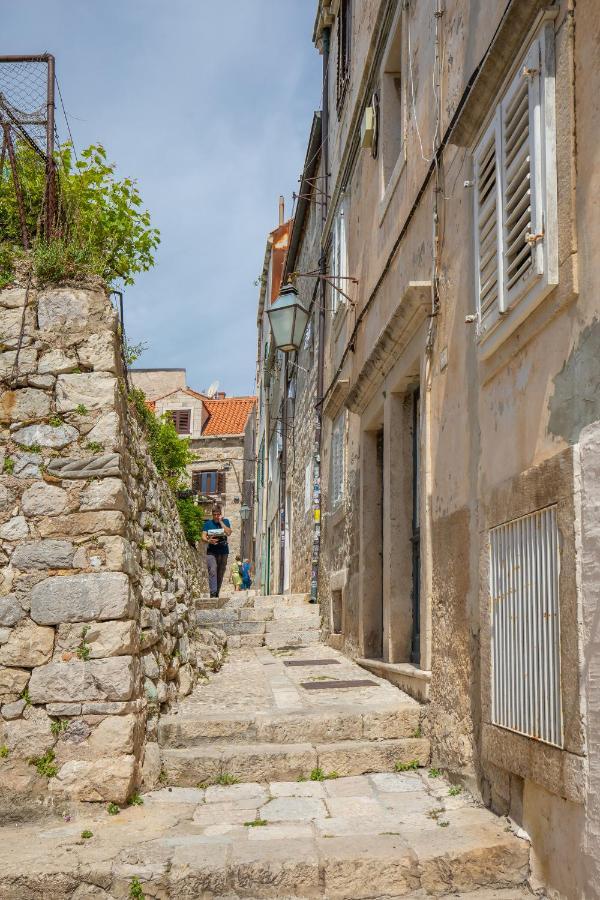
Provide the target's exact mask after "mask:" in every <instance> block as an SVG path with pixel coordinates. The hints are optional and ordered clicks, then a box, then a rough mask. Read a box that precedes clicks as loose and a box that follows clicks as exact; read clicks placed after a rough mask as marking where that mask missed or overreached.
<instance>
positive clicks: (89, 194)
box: [0, 141, 160, 285]
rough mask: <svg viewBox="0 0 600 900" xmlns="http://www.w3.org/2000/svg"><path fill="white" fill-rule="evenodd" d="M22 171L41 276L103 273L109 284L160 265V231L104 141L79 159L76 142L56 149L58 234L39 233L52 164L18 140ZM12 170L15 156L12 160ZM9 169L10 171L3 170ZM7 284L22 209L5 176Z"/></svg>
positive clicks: (0, 276) (3, 268) (3, 277)
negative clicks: (118, 170) (109, 155)
mask: <svg viewBox="0 0 600 900" xmlns="http://www.w3.org/2000/svg"><path fill="white" fill-rule="evenodd" d="M15 152H16V155H17V159H18V166H19V177H20V181H21V187H22V193H23V199H24V204H25V219H26V224H27V231H28V234H29V236H30V238H31V240H32V259H33V269H34V273H35V275H36V276H37V277H38V278H39V279H40V281H41V282H43V283H47V282H53V283H57V282H60V281H63V280H65V279H73V278H75V279H77V278H80V277H82V276H86V275H100V276H101V277H102V278H103V279H104V280H105V281H106V282H107V283H108V284H113V283H114V282H115V281H117V280H118V279H122V281H123V282H124V283H125V284H126V285H128V284H133V282H134V279H135V276H136V275H137V274H138V273H139V272H145V271H147V270H148V269H150V268H151V267H152V265H153V264H154V251H155V250H156V248H157V246H158V244H159V243H160V236H159V232H158V231H157V230H156V229H155V228H153V227H152V226H151V224H150V215H149V213H148V212H147V211H146V210H144V209H143V208H142V200H141V197H140V194H139V191H138V189H137V187H136V184H135V182H134V181H132V179H131V178H123V179H118V178H117V177H116V174H115V168H116V167H115V164H114V163H109V162H107V157H106V151H105V149H104V147H102V146H101V145H100V144H98V145H92V146H90V147H88V148H87V149H86V150H84V151H83V152H82V153H81V154H80V158H79V160H75V156H74V153H73V148H72V146H71V144H70V143H65V144H62V145H61V146H60V147H59V148H58V149H57V151H56V164H57V168H58V171H59V173H60V211H61V212H60V221H59V222H58V227H57V231H58V236H57V237H54V238H52V240H50V241H46V240H44V239H41V238H40V237H39V232H38V226H39V223H40V222H41V221H43V203H44V180H45V173H44V167H43V166H41V165H40V161H39V158H38V157H37V155H36V153H35V152H34V151H33V149H32V148H31V147H30V146H29V144H27V143H26V142H25V141H17V143H16V144H15ZM4 166H5V168H6V167H7V166H8V161H7V160H6V159H5V161H4ZM0 174H2V175H4V172H2V173H0ZM0 222H2V238H3V240H2V244H1V245H0V285H1V284H2V282H4V283H5V284H7V283H9V282H10V280H11V278H12V270H13V267H14V260H15V256H16V254H18V252H19V251H18V250H15V248H18V247H19V246H20V244H21V225H20V221H19V209H18V205H17V199H16V196H15V192H14V188H13V184H12V181H11V179H10V178H7V177H2V178H0Z"/></svg>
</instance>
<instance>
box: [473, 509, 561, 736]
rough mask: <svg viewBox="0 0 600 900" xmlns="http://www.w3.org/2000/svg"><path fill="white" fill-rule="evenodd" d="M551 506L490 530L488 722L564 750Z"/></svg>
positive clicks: (557, 567)
mask: <svg viewBox="0 0 600 900" xmlns="http://www.w3.org/2000/svg"><path fill="white" fill-rule="evenodd" d="M559 573H560V554H559V543H558V526H557V521H556V506H549V507H547V508H546V509H542V510H539V511H538V512H535V513H532V514H531V515H527V516H523V517H521V518H519V519H514V520H513V521H511V522H507V523H506V524H504V525H500V526H498V527H497V528H493V529H492V530H491V531H490V582H491V584H490V589H491V603H492V611H491V615H492V623H491V624H492V721H493V723H494V724H495V725H500V726H502V727H503V728H508V729H510V730H511V731H517V732H520V733H521V734H525V735H527V736H529V737H532V738H536V739H538V740H540V741H544V742H546V743H548V744H554V745H556V746H558V747H561V746H562V745H563V729H562V705H561V674H560V611H559Z"/></svg>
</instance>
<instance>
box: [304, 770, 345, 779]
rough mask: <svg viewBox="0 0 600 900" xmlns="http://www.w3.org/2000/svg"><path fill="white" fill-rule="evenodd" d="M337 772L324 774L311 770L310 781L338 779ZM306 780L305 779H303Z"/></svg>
mask: <svg viewBox="0 0 600 900" xmlns="http://www.w3.org/2000/svg"><path fill="white" fill-rule="evenodd" d="M339 777H340V776H339V775H338V773H337V772H325V771H324V770H323V769H319V768H317V769H313V770H312V772H311V773H310V780H311V781H327V780H328V779H330V778H339ZM303 780H306V779H303Z"/></svg>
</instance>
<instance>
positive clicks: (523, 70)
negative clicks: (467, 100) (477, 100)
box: [472, 21, 558, 358]
mask: <svg viewBox="0 0 600 900" xmlns="http://www.w3.org/2000/svg"><path fill="white" fill-rule="evenodd" d="M554 42H555V38H554V26H553V24H552V22H551V21H545V22H543V23H542V25H541V27H539V28H538V30H537V32H536V33H534V34H533V36H532V37H530V38H529V39H528V41H527V43H526V45H525V50H524V52H523V53H522V54H521V55H520V58H519V61H518V63H517V64H516V65H515V66H514V67H513V69H512V70H511V72H510V75H509V76H508V78H507V79H506V81H505V83H504V85H503V87H502V90H501V91H499V92H498V95H497V99H496V101H495V103H494V107H493V110H491V113H490V117H489V118H488V120H487V122H486V124H485V126H484V128H483V129H482V132H481V133H480V135H479V136H478V138H477V140H476V142H475V145H474V147H473V151H472V152H473V217H474V218H473V245H474V275H475V300H476V322H477V341H478V344H479V353H480V356H481V357H482V358H487V357H488V356H490V355H491V354H492V353H493V352H494V351H495V350H496V349H497V348H498V347H499V346H500V345H501V344H502V343H503V342H504V341H505V340H506V339H507V338H508V337H509V336H510V335H511V334H512V333H513V332H514V331H515V329H516V328H517V327H518V326H519V325H520V324H521V323H522V322H523V321H524V320H525V319H526V318H527V317H528V316H529V315H530V313H531V312H533V310H534V309H535V308H536V307H537V306H538V305H539V304H540V303H541V302H542V300H543V299H544V298H545V297H546V296H547V295H548V294H549V293H550V292H551V291H552V290H553V289H554V287H555V286H556V285H557V284H558V214H557V202H558V190H557V171H556V108H555V70H556V66H555V56H554ZM525 78H526V79H527V83H528V89H527V97H528V100H527V110H528V120H527V121H528V132H527V140H528V143H529V156H528V161H529V169H530V176H529V184H530V186H531V193H530V210H531V216H530V219H531V221H530V230H529V234H531V236H532V240H531V242H529V241H528V243H531V265H530V266H529V267H528V268H527V269H526V270H525V272H524V273H522V274H521V276H520V277H519V279H517V281H516V282H515V284H514V285H512V286H511V287H508V272H507V253H508V250H507V237H508V236H509V235H508V232H507V228H506V223H507V219H509V217H510V211H509V212H508V213H507V196H508V195H507V168H506V159H507V147H506V141H505V138H506V119H505V116H506V113H507V110H508V109H509V108H510V102H511V100H512V99H513V98H514V97H515V96H516V95H517V92H518V91H519V89H522V85H523V80H522V79H525ZM492 136H493V140H494V146H495V162H494V165H495V172H496V186H495V193H496V206H495V214H496V229H497V236H496V238H497V249H496V257H495V263H496V277H497V299H496V300H495V301H494V304H493V308H492V309H491V310H488V309H484V310H482V302H481V301H482V290H481V288H482V285H481V246H480V244H481V234H480V224H479V223H480V209H481V206H480V191H479V187H480V185H479V181H478V179H479V171H480V169H479V167H480V165H481V161H482V157H483V150H484V148H485V146H486V145H487V144H488V143H489V142H490V139H491V137H492ZM511 162H512V160H511ZM514 240H515V238H514V236H513V241H514ZM484 268H485V267H484Z"/></svg>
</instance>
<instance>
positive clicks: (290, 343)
mask: <svg viewBox="0 0 600 900" xmlns="http://www.w3.org/2000/svg"><path fill="white" fill-rule="evenodd" d="M267 315H268V316H269V322H270V324H271V331H272V333H273V340H274V342H275V346H276V347H277V349H278V350H282V351H283V352H284V353H290V352H291V351H292V350H298V349H299V348H300V344H301V343H302V336H303V334H304V330H305V328H306V324H307V322H308V308H307V307H306V306H305V305H304V302H303V301H302V300H301V299H300V297H299V296H298V290H297V288H296V286H295V285H294V284H291V283H290V282H288V283H287V284H284V286H283V287H282V288H281V293H280V294H279V297H278V298H277V300H276V301H275V303H274V304H273V306H272V307H271V308H270V309H268V310H267Z"/></svg>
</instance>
